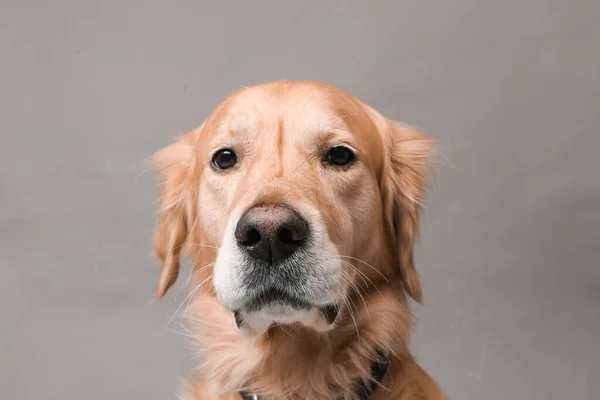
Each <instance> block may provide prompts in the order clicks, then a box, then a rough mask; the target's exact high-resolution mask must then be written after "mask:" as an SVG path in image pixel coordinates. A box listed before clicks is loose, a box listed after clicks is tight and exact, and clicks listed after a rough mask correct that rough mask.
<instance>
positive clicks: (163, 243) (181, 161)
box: [153, 129, 199, 299]
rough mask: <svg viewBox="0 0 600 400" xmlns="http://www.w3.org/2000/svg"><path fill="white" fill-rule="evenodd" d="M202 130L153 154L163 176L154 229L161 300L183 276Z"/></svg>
mask: <svg viewBox="0 0 600 400" xmlns="http://www.w3.org/2000/svg"><path fill="white" fill-rule="evenodd" d="M198 136H199V129H198V130H195V131H191V132H188V133H185V134H184V135H182V136H181V137H180V138H179V139H177V140H176V141H175V142H174V143H172V144H170V145H168V146H167V147H165V148H163V149H162V150H160V151H159V152H158V153H156V154H155V155H154V157H153V162H154V165H155V166H156V168H157V170H158V175H159V178H160V181H161V182H160V195H159V196H160V210H159V215H158V223H157V225H156V229H155V231H154V252H155V253H156V255H157V256H158V257H159V258H160V260H161V261H162V262H163V266H162V269H161V271H160V276H159V278H158V284H157V287H156V296H155V297H156V298H157V299H160V298H161V297H163V296H164V295H165V293H166V292H167V290H169V288H170V287H171V286H172V285H173V284H174V283H175V281H176V280H177V276H178V275H179V259H180V257H181V253H182V251H183V248H184V246H185V243H186V240H187V237H188V235H189V233H190V232H189V231H190V226H191V225H192V221H194V218H195V216H194V207H193V204H194V203H195V199H196V198H197V193H196V191H197V189H196V186H195V185H194V179H193V176H194V164H195V159H196V151H197V149H196V146H197V142H198Z"/></svg>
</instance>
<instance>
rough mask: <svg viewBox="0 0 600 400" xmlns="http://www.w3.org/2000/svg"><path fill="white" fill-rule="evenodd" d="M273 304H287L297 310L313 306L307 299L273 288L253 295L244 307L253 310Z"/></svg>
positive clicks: (249, 310) (246, 309)
mask: <svg viewBox="0 0 600 400" xmlns="http://www.w3.org/2000/svg"><path fill="white" fill-rule="evenodd" d="M272 305H281V306H287V307H290V308H293V309H297V310H308V309H310V308H312V306H311V305H310V303H309V302H307V301H306V300H303V299H301V298H299V297H296V296H294V295H292V294H290V293H287V292H285V291H283V290H280V289H276V288H271V289H267V290H263V291H261V292H258V293H257V294H256V295H254V296H252V298H251V299H250V300H249V301H247V302H246V305H245V306H244V309H245V311H247V312H253V311H259V310H260V309H262V308H264V307H267V306H272Z"/></svg>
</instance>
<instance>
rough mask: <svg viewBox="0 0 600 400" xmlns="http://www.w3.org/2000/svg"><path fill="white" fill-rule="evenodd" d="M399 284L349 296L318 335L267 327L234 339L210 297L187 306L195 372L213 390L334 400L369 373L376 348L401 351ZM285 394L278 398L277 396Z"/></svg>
mask: <svg viewBox="0 0 600 400" xmlns="http://www.w3.org/2000/svg"><path fill="white" fill-rule="evenodd" d="M402 293H403V291H402V287H401V284H400V282H399V281H397V282H395V281H392V282H390V283H388V284H385V285H383V286H381V287H379V288H378V290H374V291H373V292H372V293H367V294H366V295H365V296H364V297H363V299H362V300H361V299H358V298H357V299H352V301H350V302H349V304H352V303H354V306H353V309H352V310H350V309H346V310H342V315H341V316H340V318H339V320H338V322H336V325H335V327H334V329H332V330H331V331H329V332H326V333H317V332H315V331H313V330H311V329H308V328H306V327H302V326H296V325H287V326H273V327H271V328H270V329H269V330H268V332H267V333H266V334H265V335H262V336H261V337H258V338H254V339H245V338H242V337H241V336H240V335H239V332H238V328H237V326H236V323H235V319H234V316H233V315H232V313H230V312H228V311H226V310H224V309H223V308H222V307H221V306H220V305H219V304H218V302H217V300H216V298H215V297H214V296H212V295H210V294H204V295H198V296H197V297H196V298H195V300H194V302H193V304H192V305H191V306H190V309H189V312H190V314H189V321H190V323H191V335H192V339H193V340H194V341H195V342H196V345H197V351H198V353H199V359H200V360H202V364H201V365H200V374H201V375H202V378H203V379H204V380H206V381H210V382H213V384H214V385H215V386H214V387H215V390H216V391H217V392H218V393H221V394H222V393H235V392H238V391H240V390H246V391H249V392H251V393H255V394H257V395H260V396H262V397H264V398H269V399H279V398H286V399H294V398H299V399H300V398H303V399H304V398H335V397H336V396H339V395H340V394H346V393H348V394H349V393H351V391H352V389H353V385H354V383H355V382H356V381H357V380H360V379H366V378H368V377H369V376H370V365H371V361H372V360H373V359H374V358H375V357H376V356H377V351H378V350H379V349H383V350H385V351H389V352H390V353H391V354H392V355H393V356H394V357H403V356H405V354H398V352H399V351H405V350H403V349H406V348H408V341H409V331H410V314H409V312H408V310H407V308H406V299H405V297H404V295H403V294H402ZM284 394H285V396H284Z"/></svg>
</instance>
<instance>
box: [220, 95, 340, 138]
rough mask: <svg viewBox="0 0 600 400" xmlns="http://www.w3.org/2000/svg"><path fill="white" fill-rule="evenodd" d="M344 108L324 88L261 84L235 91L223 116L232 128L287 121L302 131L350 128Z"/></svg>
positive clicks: (261, 126)
mask: <svg viewBox="0 0 600 400" xmlns="http://www.w3.org/2000/svg"><path fill="white" fill-rule="evenodd" d="M343 113H344V112H343V111H342V108H341V107H340V105H339V104H336V102H335V100H334V99H333V98H332V96H331V93H329V92H327V91H325V90H322V89H320V88H318V87H317V88H314V87H311V88H307V87H302V86H301V87H294V86H288V87H277V88H273V87H272V86H258V87H251V88H247V89H245V90H241V91H238V92H235V93H234V94H233V95H232V96H231V97H230V98H229V99H228V102H227V111H226V112H225V113H224V114H225V115H223V118H222V120H221V124H220V125H221V126H222V128H223V129H228V130H232V131H240V130H257V129H265V128H268V127H269V126H274V125H279V124H281V123H283V124H284V125H285V127H286V129H292V130H294V131H298V132H316V133H318V132H326V131H328V130H332V129H338V130H348V126H347V124H346V122H345V121H344V114H343Z"/></svg>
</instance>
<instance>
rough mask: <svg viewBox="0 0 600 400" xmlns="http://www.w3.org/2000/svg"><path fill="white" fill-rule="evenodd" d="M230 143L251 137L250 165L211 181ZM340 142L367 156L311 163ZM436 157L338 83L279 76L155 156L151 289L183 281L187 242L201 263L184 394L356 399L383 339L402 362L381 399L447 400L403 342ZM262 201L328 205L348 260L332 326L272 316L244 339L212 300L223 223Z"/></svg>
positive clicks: (244, 92) (327, 215)
mask: <svg viewBox="0 0 600 400" xmlns="http://www.w3.org/2000/svg"><path fill="white" fill-rule="evenodd" d="M227 140H229V141H231V140H235V141H236V143H242V145H243V146H244V148H245V149H246V150H245V151H246V152H247V157H250V159H251V160H252V161H251V163H250V164H248V165H246V166H245V167H244V170H243V171H241V172H240V173H238V174H237V175H235V176H234V175H230V176H227V177H223V176H216V175H215V174H214V173H211V170H210V167H209V163H210V150H211V149H213V148H214V146H216V145H217V144H218V143H220V142H223V141H227ZM334 142H335V143H346V142H350V143H351V144H352V146H353V147H354V148H355V149H356V150H357V152H358V154H360V162H359V163H357V164H356V165H355V166H353V167H352V168H351V169H349V170H348V171H347V173H339V174H332V173H323V172H320V170H319V165H318V163H311V157H312V154H313V153H311V152H312V151H317V150H318V149H320V148H321V147H322V146H324V145H327V144H328V143H334ZM315 149H317V150H315ZM429 152H430V143H429V141H428V140H427V139H426V138H425V137H424V136H423V135H422V134H421V133H419V132H418V131H416V130H415V129H413V128H410V127H408V126H405V125H402V124H400V123H397V122H393V121H390V120H388V119H386V118H384V117H383V116H382V115H381V114H379V113H377V112H376V111H375V110H373V109H372V108H370V107H368V106H367V105H365V104H364V103H362V102H360V101H359V100H357V99H356V98H354V97H352V96H351V95H349V94H347V93H345V92H343V91H341V90H339V89H336V88H334V87H331V86H328V85H324V84H320V83H316V82H307V81H279V82H272V83H267V84H261V85H257V86H253V87H248V88H243V89H240V90H238V91H236V92H235V93H233V94H232V95H230V96H229V97H228V98H227V99H226V100H225V101H223V102H222V103H221V104H220V105H219V106H218V107H217V108H216V109H215V111H214V112H213V113H212V114H211V115H210V116H209V117H208V118H207V120H206V121H205V122H204V123H203V124H202V126H201V127H199V128H198V129H195V130H193V131H191V132H188V133H186V134H184V135H183V136H182V137H181V138H180V139H179V140H177V141H176V142H175V143H173V144H171V145H169V146H168V147H166V148H165V149H163V150H161V151H160V152H159V153H157V155H156V157H155V163H156V165H157V168H158V171H159V174H160V177H161V181H162V184H161V189H160V200H161V210H160V215H159V220H158V224H157V228H156V233H155V239H154V248H155V252H156V254H157V255H158V256H159V258H160V259H161V260H162V261H163V268H162V271H161V274H160V278H159V282H158V286H157V292H156V297H157V298H160V297H162V296H163V295H164V294H165V293H166V291H167V290H168V288H169V287H170V286H171V285H172V284H173V283H174V282H175V280H176V278H177V275H178V272H179V259H180V253H181V252H182V251H187V252H189V253H190V254H191V256H192V258H193V265H194V274H193V279H192V287H193V288H194V290H195V294H194V297H193V300H192V303H191V305H190V307H189V310H188V313H189V322H190V335H191V337H192V338H193V341H194V343H195V345H196V349H197V353H198V356H199V359H200V360H201V364H200V365H199V367H198V370H197V372H196V373H195V378H196V379H195V381H194V382H190V383H187V384H186V391H185V393H184V394H183V397H182V398H184V399H197V400H209V399H238V398H239V396H238V395H237V392H238V391H239V390H241V389H244V390H247V391H249V392H252V393H256V394H259V395H261V396H263V398H265V399H272V400H279V399H312V400H321V399H323V400H326V399H327V400H328V399H334V398H336V396H338V395H340V394H341V393H343V394H345V395H346V398H348V399H350V398H351V393H352V390H351V388H352V385H353V383H354V382H355V381H356V380H358V379H368V377H369V375H370V372H369V366H370V363H371V360H373V359H374V358H375V357H376V349H378V348H382V349H387V350H390V351H391V352H392V354H393V357H392V362H391V364H390V367H389V369H388V372H387V374H386V376H385V379H384V381H383V383H382V386H381V387H380V388H378V389H377V391H376V392H375V393H374V394H373V395H372V397H371V398H372V399H373V400H379V399H399V400H416V399H423V400H435V399H442V398H444V396H443V394H442V393H441V391H440V390H439V389H438V387H437V386H436V384H435V383H434V382H433V380H432V379H431V378H430V377H429V376H428V375H427V374H426V373H425V372H424V371H423V370H422V369H421V368H420V367H419V366H418V364H417V363H416V361H415V360H414V359H413V357H412V356H411V355H410V353H409V350H408V347H409V339H410V328H411V321H410V320H411V318H410V312H409V310H408V308H407V296H406V294H408V295H409V296H410V297H412V298H413V299H414V300H416V301H418V302H421V301H422V294H421V286H420V283H419V277H418V274H417V272H416V270H415V267H414V264H413V248H414V242H415V239H416V236H417V230H418V217H419V209H420V202H421V199H422V194H423V190H424V178H425V168H426V160H427V157H428V155H429ZM258 201H278V202H286V203H289V204H297V203H302V202H303V203H306V204H311V205H313V206H315V207H317V208H318V210H319V211H320V214H321V216H322V219H323V224H324V226H325V227H326V229H327V231H328V233H329V235H330V237H331V240H332V241H333V243H334V244H335V245H336V247H337V248H338V251H339V253H340V254H343V257H345V258H344V260H345V261H344V268H345V272H344V273H345V276H346V277H347V279H345V282H341V283H340V286H341V287H342V288H343V289H344V290H345V293H347V296H346V303H345V305H344V307H343V308H342V314H341V317H340V319H339V320H338V322H337V323H336V324H335V326H334V327H333V329H331V330H329V331H322V329H313V327H311V326H306V325H300V324H292V325H286V326H277V325H275V326H272V327H271V328H270V329H269V330H268V332H267V333H266V334H265V335H263V336H260V337H256V338H242V337H241V336H240V334H239V332H238V328H237V326H236V324H235V321H234V317H233V316H232V313H231V312H229V311H227V310H225V308H224V307H222V306H221V305H220V304H219V302H218V301H217V298H216V296H215V293H214V290H213V288H212V284H211V279H212V264H211V263H213V262H214V261H215V256H216V251H217V250H216V249H217V248H218V246H220V243H221V240H222V237H223V232H224V230H225V224H226V222H227V220H228V217H229V215H230V214H231V212H232V210H234V209H240V208H241V209H244V208H245V207H246V208H247V207H249V206H251V205H252V204H256V203H257V202H258ZM320 323H321V322H320V321H317V320H315V321H314V328H317V327H318V326H319V324H320ZM309 325H310V324H309Z"/></svg>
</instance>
